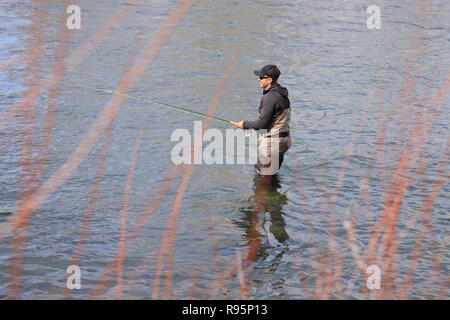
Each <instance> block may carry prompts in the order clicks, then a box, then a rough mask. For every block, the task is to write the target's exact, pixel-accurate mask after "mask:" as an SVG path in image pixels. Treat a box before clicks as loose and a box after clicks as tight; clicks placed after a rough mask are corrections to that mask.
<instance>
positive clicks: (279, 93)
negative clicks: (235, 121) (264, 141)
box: [244, 84, 290, 130]
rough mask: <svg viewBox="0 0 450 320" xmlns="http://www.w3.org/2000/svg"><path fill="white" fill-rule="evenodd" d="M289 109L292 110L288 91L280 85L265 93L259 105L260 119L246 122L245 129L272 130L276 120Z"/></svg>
mask: <svg viewBox="0 0 450 320" xmlns="http://www.w3.org/2000/svg"><path fill="white" fill-rule="evenodd" d="M287 108H290V101H289V98H288V90H287V89H286V88H285V87H282V86H280V85H279V84H277V85H275V86H273V87H270V88H269V89H268V90H264V91H263V97H262V99H261V102H260V104H259V118H258V119H257V120H255V121H244V129H255V130H259V129H267V130H270V128H271V125H272V122H273V120H274V118H275V117H276V116H278V115H279V114H281V113H282V112H283V110H284V109H287Z"/></svg>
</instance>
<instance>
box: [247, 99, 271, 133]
mask: <svg viewBox="0 0 450 320" xmlns="http://www.w3.org/2000/svg"><path fill="white" fill-rule="evenodd" d="M274 112H275V99H274V98H273V97H272V96H266V97H264V98H263V101H262V107H261V112H260V114H259V118H258V120H255V121H244V123H243V128H244V129H255V130H259V129H269V127H270V125H271V124H272V121H273V114H274Z"/></svg>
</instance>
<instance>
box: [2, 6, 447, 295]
mask: <svg viewBox="0 0 450 320" xmlns="http://www.w3.org/2000/svg"><path fill="white" fill-rule="evenodd" d="M46 2H47V1H36V2H34V3H33V2H32V1H22V0H18V1H3V2H2V4H0V16H1V19H2V24H1V41H0V44H1V50H0V63H1V66H0V67H1V69H0V79H1V80H0V81H1V84H2V85H1V86H0V96H1V99H0V112H1V113H0V120H1V127H0V129H1V130H0V136H1V139H0V150H1V155H0V161H1V162H0V226H1V227H3V228H6V227H5V225H6V224H7V223H8V222H10V221H13V219H14V218H15V217H16V216H17V215H18V214H19V212H20V210H19V209H20V204H21V202H22V201H23V200H24V199H27V197H29V196H30V194H33V191H35V190H37V189H36V188H38V187H40V186H41V185H42V183H43V182H46V181H47V182H48V181H51V179H52V177H55V176H58V174H60V171H58V170H60V168H62V167H63V165H64V164H65V163H71V161H72V160H73V158H72V156H73V155H74V154H75V153H76V152H78V151H77V150H78V149H77V147H78V145H79V144H80V142H81V141H83V139H86V137H88V136H89V135H90V134H89V132H90V130H91V129H92V127H93V125H94V124H95V123H96V121H97V120H99V119H101V117H102V112H103V110H105V108H107V107H108V105H109V103H110V100H111V99H112V98H113V97H112V95H111V94H109V93H105V92H96V91H93V90H91V89H86V88H75V87H69V86H64V85H62V86H61V87H60V88H59V89H58V91H57V93H58V92H59V96H58V97H57V104H56V109H55V111H54V112H53V113H52V112H51V110H52V109H51V103H49V101H50V100H51V99H52V92H54V90H53V91H52V90H46V89H43V90H41V92H40V94H39V96H37V98H36V99H35V100H34V101H33V103H32V104H31V105H30V104H29V105H27V106H26V107H24V108H22V109H21V108H16V110H19V111H10V110H13V109H14V106H15V105H17V104H18V103H20V101H23V100H25V99H26V97H28V94H29V91H30V88H32V86H33V85H36V84H39V83H40V82H39V81H36V80H39V78H48V77H49V76H50V75H51V73H52V70H53V67H54V66H55V65H54V63H55V61H57V59H55V58H56V57H61V56H62V57H70V58H69V59H68V60H67V61H68V64H67V65H66V69H63V70H64V72H63V73H62V80H63V81H64V82H68V83H78V84H84V85H86V86H90V87H95V88H102V89H106V90H113V91H115V90H117V89H118V87H119V84H120V83H121V82H122V81H123V79H124V78H125V79H128V78H126V75H127V73H128V72H129V70H130V69H131V68H132V67H133V64H134V63H135V62H136V61H139V59H140V57H141V54H142V53H144V52H146V50H148V49H149V48H151V47H152V46H155V47H157V46H160V50H159V51H158V52H157V55H156V56H155V57H154V58H153V59H151V60H150V62H149V63H148V66H145V68H146V69H145V72H143V73H142V76H140V77H139V78H138V79H137V80H136V81H135V82H133V86H132V88H131V90H129V92H128V94H130V95H132V96H135V97H139V98H142V99H149V100H156V101H160V102H164V103H168V104H172V105H175V106H180V107H184V108H188V109H191V110H195V111H197V112H203V113H207V112H208V110H210V107H211V106H213V107H215V113H214V115H215V116H217V117H221V118H224V119H230V120H233V121H240V120H242V119H255V118H256V117H257V112H258V111H257V109H258V106H259V100H260V98H261V89H260V88H259V84H258V81H257V79H256V78H255V76H254V75H253V70H256V69H258V68H261V67H262V66H264V65H265V64H269V63H270V64H272V63H273V64H276V65H277V66H278V67H279V68H280V70H281V72H282V75H281V77H280V83H281V84H282V85H283V86H286V87H287V88H288V90H289V97H290V101H291V107H292V120H291V136H292V140H293V145H292V147H291V149H290V150H289V152H288V153H287V155H286V157H285V161H284V163H283V166H282V168H281V170H280V172H279V174H278V177H277V178H276V179H274V180H273V181H270V183H269V184H268V185H267V184H265V183H264V182H263V181H262V180H261V179H259V178H257V177H255V174H254V171H253V168H252V165H251V164H226V165H223V164H213V165H207V164H197V165H195V166H193V170H192V172H190V171H189V166H187V165H185V166H174V164H173V163H172V160H171V150H172V149H173V147H174V146H175V144H176V142H174V141H171V134H172V132H173V131H174V130H176V129H186V130H188V131H189V132H191V133H193V131H194V121H201V120H204V119H202V118H199V117H197V116H194V115H189V114H185V113H180V112H177V111H174V110H171V109H168V108H164V107H162V106H158V105H152V104H149V103H145V102H142V101H136V100H132V99H126V100H125V101H124V103H123V105H121V108H120V110H119V112H118V113H117V117H116V118H115V121H114V125H113V127H112V128H111V129H110V130H104V131H101V132H100V133H99V139H98V140H96V141H95V143H93V147H92V149H90V148H89V149H87V152H85V153H84V154H83V152H81V155H82V156H83V157H85V158H83V160H82V161H80V162H79V166H77V167H76V168H75V169H74V170H73V172H71V173H70V174H69V175H68V176H65V178H64V179H62V181H61V183H60V185H58V186H57V187H55V188H54V190H53V191H52V192H51V193H49V194H48V197H47V198H46V199H45V201H44V202H43V203H42V204H41V205H39V206H38V208H37V209H36V210H34V211H33V213H32V215H31V217H30V218H29V220H28V225H27V228H26V229H27V231H26V232H27V238H26V244H25V246H24V248H25V251H24V254H23V257H24V258H23V263H18V262H17V261H18V260H17V259H14V257H13V256H14V255H15V254H17V252H16V250H14V248H15V247H17V245H15V241H14V233H12V232H10V233H9V234H7V235H6V236H5V237H3V238H2V239H0V298H5V297H7V296H9V295H10V294H13V293H14V292H16V293H17V292H18V293H17V294H18V297H20V298H22V299H47V298H56V299H60V298H63V297H64V295H65V294H66V291H65V287H66V280H67V277H68V274H67V273H66V270H67V267H68V266H70V265H72V264H73V263H74V259H75V258H74V256H75V255H76V252H77V250H78V249H77V246H78V245H79V241H80V235H81V234H82V230H85V231H87V233H86V237H85V241H84V246H83V247H82V251H81V256H80V259H79V260H78V261H77V262H78V263H77V265H79V267H80V270H81V289H79V290H72V291H71V297H72V298H75V299H86V298H88V297H91V294H92V289H93V288H95V284H96V282H97V281H98V280H99V279H102V277H103V276H102V273H103V272H104V270H105V268H106V267H107V266H108V264H112V266H113V267H112V268H111V270H113V271H115V270H116V263H115V259H117V257H118V256H120V254H119V252H120V247H119V243H120V239H121V225H122V216H123V213H124V203H125V202H126V200H125V199H127V197H126V195H127V194H128V193H127V192H126V190H127V189H126V187H127V179H128V175H129V171H130V166H131V164H132V159H133V151H134V149H135V144H136V139H137V137H138V134H139V132H140V130H143V131H142V140H141V143H140V146H139V150H138V152H137V157H136V163H135V170H134V174H133V180H132V184H131V187H130V189H129V198H128V206H127V211H126V212H127V215H126V222H127V228H126V231H125V233H124V234H125V235H126V236H125V239H126V240H125V248H126V255H125V257H124V260H123V282H122V284H121V285H120V284H119V285H120V287H121V288H122V291H123V298H139V299H151V298H152V297H157V298H163V297H164V296H165V295H164V292H168V290H169V289H168V288H169V283H170V296H169V297H170V298H177V299H187V298H194V299H195V298H200V299H227V298H231V299H240V298H242V297H248V298H250V299H309V298H312V297H318V298H331V299H336V298H342V297H343V298H349V299H361V298H367V296H366V295H365V291H367V290H366V289H365V288H366V278H365V272H364V270H365V268H366V267H367V265H368V264H370V263H369V261H368V260H367V254H368V252H369V247H370V240H371V239H372V236H373V235H374V232H375V230H376V228H377V226H378V223H379V222H380V221H382V217H383V214H384V213H385V212H387V214H388V215H389V214H390V215H392V216H393V215H394V211H395V210H387V209H386V203H385V202H386V200H387V199H388V198H389V195H392V194H393V195H394V197H395V199H397V201H400V202H396V204H395V205H394V204H392V203H391V204H389V205H387V207H395V208H397V209H396V210H397V211H395V212H397V214H398V220H396V222H395V223H393V225H394V235H395V236H394V240H395V244H396V252H395V263H394V264H393V265H392V268H390V269H389V263H388V262H387V259H383V258H382V257H379V258H377V259H376V260H375V261H372V263H374V264H376V265H377V266H379V268H380V269H381V287H382V288H386V286H388V285H389V283H391V284H392V285H393V292H394V296H395V297H399V295H401V293H402V291H401V290H402V288H403V285H404V284H405V283H408V281H407V279H408V278H407V276H408V271H409V270H411V269H413V270H414V272H413V275H414V276H413V278H412V281H411V286H408V287H406V289H405V290H406V292H408V297H411V298H414V299H424V298H432V299H434V298H442V297H446V298H448V295H447V287H446V286H445V284H444V285H443V284H442V283H443V282H445V281H446V279H447V275H448V266H449V255H448V250H447V245H448V226H449V215H448V213H449V185H448V177H449V175H448V162H446V161H447V160H448V136H449V130H448V125H449V122H450V121H449V120H450V119H449V114H450V104H449V99H448V88H449V86H448V71H449V68H448V66H449V65H450V64H449V62H450V50H449V45H450V42H449V37H448V35H449V34H450V25H449V22H448V21H449V18H450V17H449V12H450V4H449V2H448V1H442V0H438V1H430V2H424V1H407V2H406V1H377V3H376V5H377V6H379V8H380V19H381V20H380V21H381V25H380V29H372V30H371V29H369V28H368V26H367V19H368V17H369V16H370V15H371V14H370V13H367V12H366V10H367V7H368V6H369V4H368V3H367V2H364V1H358V0H357V1H323V0H318V1H285V0H280V1H268V0H247V1H237V0H235V1H231V0H223V1H211V0H197V1H191V2H193V4H192V6H191V7H190V8H189V10H187V12H186V13H185V14H184V15H181V14H179V16H180V20H179V21H175V22H174V21H172V22H171V23H172V25H173V28H172V29H170V34H169V35H168V37H167V39H166V40H165V41H161V37H159V38H158V32H159V31H158V30H160V27H161V26H162V25H164V23H166V19H167V17H168V16H169V15H171V14H172V13H173V10H177V9H175V8H176V6H177V1H169V0H167V1H163V0H152V1H130V2H129V3H125V2H124V1H117V0H111V1H105V0H102V1H95V2H92V1H85V0H80V1H77V4H78V5H79V7H80V9H81V29H80V30H70V31H66V32H65V33H64V35H66V36H67V40H64V38H59V37H60V35H61V34H60V33H59V30H60V28H61V23H64V22H65V19H66V17H68V16H69V14H67V13H66V7H67V6H68V5H69V4H70V3H64V2H62V1H49V4H48V7H46V6H45V3H46ZM185 2H186V1H185ZM187 2H188V1H187ZM66 4H67V6H66ZM36 8H40V9H39V10H36ZM120 10H122V11H120ZM118 12H119V14H118ZM120 12H122V13H120ZM116 15H119V16H118V18H116V19H113V17H115V16H116ZM111 19H113V22H111V21H112V20H111ZM109 23H111V25H109ZM63 29H64V28H63ZM99 30H100V31H101V30H106V31H108V32H109V33H108V34H107V35H105V33H107V32H105V31H102V32H104V33H103V34H101V35H98V34H96V33H97V32H98V31H99ZM96 35H98V38H97V40H98V41H97V42H96V44H95V46H93V48H92V49H91V50H90V51H89V53H88V54H85V55H84V56H83V58H79V59H78V58H76V54H78V53H79V52H80V48H82V47H83V45H85V44H86V43H88V41H90V39H92V37H95V36H96ZM39 37H42V41H39V39H40V38H39ZM155 38H158V39H159V40H157V41H155V40H154V39H155ZM58 39H59V40H58ZM62 41H67V42H66V43H67V48H64V46H62V48H63V49H61V47H60V46H59V45H61V42H62ZM152 41H153V42H152ZM158 41H159V42H158ZM29 46H31V47H32V49H31V50H30V49H29ZM39 48H42V52H40V50H39ZM60 49H61V51H58V50H60ZM64 49H66V50H64ZM41 53H42V54H41ZM77 59H78V60H77ZM223 79H224V80H223ZM446 79H447V80H446ZM221 81H225V82H221ZM221 83H223V84H224V86H223V90H221V89H220V88H221ZM48 114H51V115H54V116H55V119H54V126H51V128H53V129H52V130H51V131H50V132H52V134H51V139H47V138H46V135H45V134H44V132H45V130H46V128H48V124H47V122H46V119H47V118H46V117H47V116H48ZM5 115H9V116H5ZM203 123H204V124H205V121H203ZM209 128H216V129H219V130H220V131H221V132H223V133H224V136H225V130H226V129H230V128H231V126H229V125H226V124H223V123H220V122H216V121H212V122H211V123H209ZM415 133H418V135H414V134H415ZM421 137H422V138H423V139H422V140H421ZM108 139H110V144H108V141H109V140H108ZM380 141H381V142H380ZM205 145H206V143H205ZM37 146H41V148H40V149H39V148H38V147H37ZM43 146H48V150H47V151H44V152H42V150H46V149H42V148H43ZM108 146H110V147H108ZM40 150H41V151H40ZM83 150H85V149H83ZM105 150H106V151H105ZM78 154H80V153H78ZM42 155H44V156H47V157H48V161H43V160H42ZM102 159H103V160H102ZM405 159H406V160H405ZM405 161H406V162H405ZM405 163H406V166H405V165H404V164H405ZM102 164H103V165H104V170H103V171H102V170H101V168H102ZM40 165H43V166H44V169H43V171H39V170H40V169H39V168H40ZM99 168H100V169H99ZM96 177H99V178H100V179H99V181H101V183H100V184H97V186H98V194H96V190H97V189H96V179H95V178H96ZM427 201H428V202H427ZM149 202H150V206H149ZM90 203H94V206H93V207H91V208H94V209H93V214H92V216H91V219H90V220H89V221H88V223H86V221H87V220H86V218H85V217H86V214H87V213H88V212H89V210H90V209H89V208H90ZM427 203H428V204H429V206H426V205H427ZM424 206H425V207H424ZM149 207H150V209H149ZM424 216H425V217H429V221H428V220H427V219H424ZM142 217H147V218H148V219H142ZM171 217H172V218H171ZM175 217H176V224H175V225H176V237H175V238H170V236H168V235H170V234H172V235H173V234H174V232H173V230H174V229H173V228H172V229H170V230H172V232H167V233H166V228H167V227H168V226H169V225H172V226H173V225H174V224H170V223H171V221H172V222H173V220H174V218H175ZM414 217H417V219H414ZM348 221H350V222H351V226H352V227H351V229H350V234H353V239H354V242H353V241H351V238H352V237H349V230H346V228H345V225H346V224H345V222H348ZM427 221H428V223H427ZM384 232H387V229H383V231H382V233H381V236H383V235H386V234H387V233H384ZM402 232H404V233H403V234H402ZM168 239H174V242H173V245H174V247H173V250H171V243H172V242H171V241H170V240H169V241H167V240H168ZM349 239H350V240H349ZM352 244H353V245H352ZM418 244H419V245H420V247H418ZM378 247H381V240H380V241H379V242H378ZM78 248H79V247H78ZM161 248H163V249H167V252H168V253H167V254H166V255H165V256H164V255H161V254H160V252H162V251H161ZM355 248H357V250H358V252H357V253H355ZM252 249H255V250H257V251H256V253H255V256H254V257H252V258H251V259H250V261H247V257H248V256H249V255H250V256H251V252H250V253H249V250H250V251H251V250H252ZM352 249H353V250H352ZM358 256H359V257H360V258H361V260H362V263H363V266H362V267H358V263H357V257H358ZM161 257H165V259H164V260H161ZM385 257H386V256H385ZM239 262H242V263H239ZM159 265H160V267H158V266H159ZM240 265H243V266H244V272H242V273H239V270H240V268H239V267H238V266H240ZM18 270H22V272H21V274H20V279H19V282H20V284H21V287H20V289H19V290H18V291H14V289H11V288H13V286H12V284H11V283H12V282H13V280H11V277H10V276H11V275H12V274H16V278H15V279H16V281H17V271H18ZM170 270H172V271H170ZM336 270H338V271H336ZM389 270H390V273H391V275H390V278H389V279H390V281H388V280H389V279H388V278H385V276H386V273H387V272H389ZM159 271H161V272H159ZM159 274H160V278H158V277H157V275H159ZM222 278H223V280H221V279H222ZM106 279H109V280H111V281H110V282H108V284H107V286H106V287H105V288H103V289H104V290H102V292H101V294H100V295H99V296H98V297H100V298H116V297H117V295H116V292H117V286H118V281H117V273H115V272H114V273H113V274H112V276H110V277H107V278H106ZM158 279H159V280H158ZM242 279H243V281H242ZM330 279H332V280H331V282H330ZM158 281H159V282H158ZM242 282H244V283H245V286H244V287H243V286H242ZM158 284H159V287H158V290H159V291H158V294H157V295H156V296H155V293H154V292H155V288H156V287H157V285H158ZM220 284H223V286H220ZM327 284H328V287H327ZM340 288H342V290H341V289H340ZM387 291H388V290H387ZM387 291H386V292H387ZM166 297H167V296H166ZM388 297H389V296H388Z"/></svg>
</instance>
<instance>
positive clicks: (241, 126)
mask: <svg viewBox="0 0 450 320" xmlns="http://www.w3.org/2000/svg"><path fill="white" fill-rule="evenodd" d="M230 122H231V124H232V125H234V126H235V127H236V128H239V129H244V121H241V122H234V121H230Z"/></svg>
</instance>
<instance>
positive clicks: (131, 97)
mask: <svg viewBox="0 0 450 320" xmlns="http://www.w3.org/2000/svg"><path fill="white" fill-rule="evenodd" d="M42 80H44V81H49V82H50V80H48V79H42ZM60 84H62V85H64V86H68V87H74V88H83V89H89V90H94V91H97V92H104V93H109V94H113V95H118V96H122V97H126V98H129V99H132V100H136V101H140V102H145V103H151V104H155V105H159V106H162V107H166V108H170V109H173V110H176V111H181V112H184V113H188V114H195V115H197V116H200V117H204V118H208V119H213V120H216V121H220V122H224V123H227V124H232V125H234V124H235V122H234V121H230V120H226V119H222V118H219V117H214V116H210V115H207V114H204V113H201V112H197V111H192V110H189V109H186V108H182V107H177V106H173V105H170V104H167V103H162V102H158V101H155V100H149V99H143V98H138V97H133V96H130V95H128V94H122V93H118V92H114V91H112V90H106V89H100V88H96V87H91V86H87V85H85V84H79V83H69V82H63V81H61V82H60Z"/></svg>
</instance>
